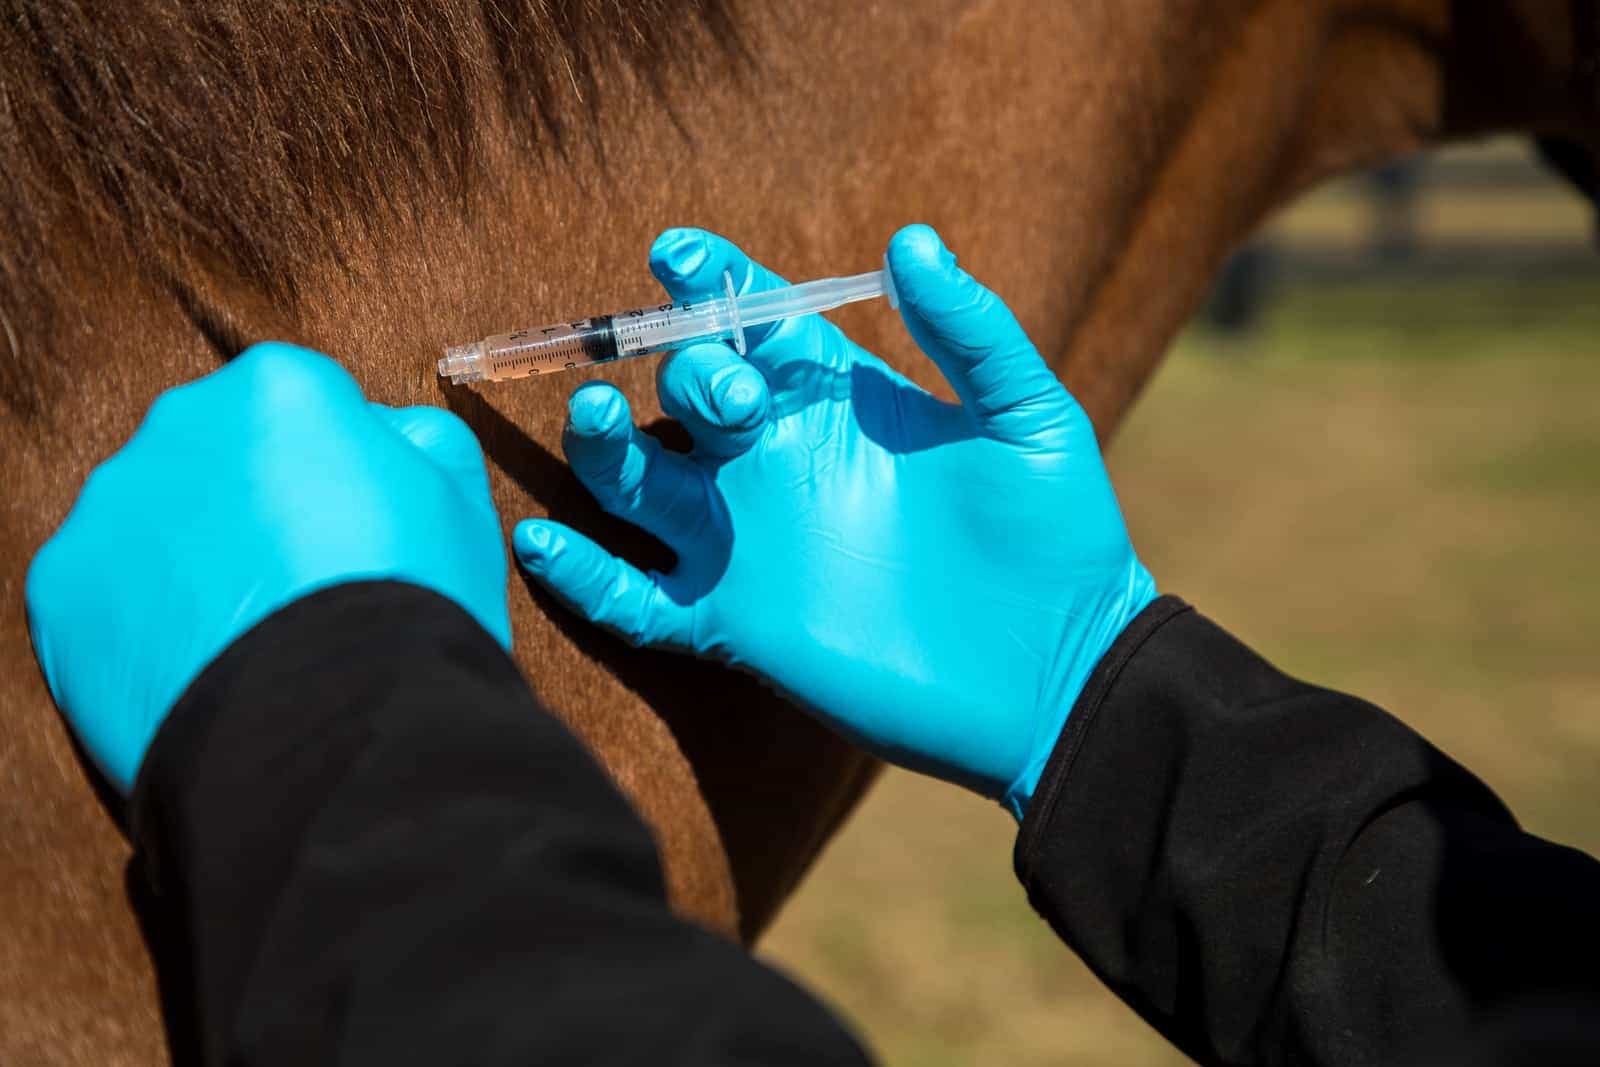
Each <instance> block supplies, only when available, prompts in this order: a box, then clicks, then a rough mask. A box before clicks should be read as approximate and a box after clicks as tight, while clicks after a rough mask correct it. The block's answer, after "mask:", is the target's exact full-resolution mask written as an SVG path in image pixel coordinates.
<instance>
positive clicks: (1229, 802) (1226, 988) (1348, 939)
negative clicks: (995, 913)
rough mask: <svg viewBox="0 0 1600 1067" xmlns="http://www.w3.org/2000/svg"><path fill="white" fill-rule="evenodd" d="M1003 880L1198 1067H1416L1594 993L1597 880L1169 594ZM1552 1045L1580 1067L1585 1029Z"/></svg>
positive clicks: (1133, 632)
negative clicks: (1488, 1032) (1531, 1011)
mask: <svg viewBox="0 0 1600 1067" xmlns="http://www.w3.org/2000/svg"><path fill="white" fill-rule="evenodd" d="M1016 867H1017V874H1018V877H1019V878H1020V879H1021V880H1022V883H1023V885H1024V886H1026V887H1027V890H1028V897H1029V899H1030V901H1032V903H1033V905H1034V907H1035V908H1036V909H1038V911H1039V912H1040V913H1041V914H1042V915H1044V916H1045V917H1046V918H1047V919H1048V920H1049V921H1050V923H1051V925H1052V926H1053V927H1054V928H1055V929H1056V931H1057V932H1058V933H1060V935H1061V936H1062V938H1063V939H1064V940H1066V941H1067V943H1068V944H1070V945H1071V946H1072V947H1073V948H1074V949H1075V950H1076V951H1077V952H1078V953H1079V954H1080V955H1081V956H1082V957H1083V958H1084V960H1085V961H1086V962H1087V963H1088V964H1089V966H1090V967H1091V968H1093V970H1094V971H1095V973H1096V974H1097V975H1099V976H1100V977H1101V979H1102V980H1104V981H1105V982H1106V984H1107V985H1108V986H1110V988H1111V989H1112V990H1114V991H1115V992H1116V993H1117V995H1118V996H1120V997H1122V998H1123V999H1124V1000H1126V1001H1127V1002H1128V1003H1129V1004H1130V1005H1132V1006H1133V1007H1134V1008H1135V1009H1136V1010H1137V1011H1138V1012H1139V1013H1140V1014H1141V1015H1143V1016H1144V1017H1145V1018H1146V1019H1147V1020H1149V1021H1150V1022H1151V1023H1152V1025H1154V1026H1155V1027H1156V1028H1157V1029H1158V1030H1160V1031H1161V1033H1162V1034H1163V1035H1165V1036H1166V1037H1167V1038H1168V1039H1170V1040H1171V1041H1172V1042H1173V1043H1174V1044H1176V1045H1177V1046H1178V1047H1180V1048H1181V1049H1183V1050H1184V1051H1185V1052H1186V1053H1188V1054H1189V1055H1191V1056H1193V1057H1195V1058H1196V1059H1197V1060H1199V1061H1200V1062H1202V1063H1228V1064H1297V1063H1308V1064H1345V1063H1356V1064H1366V1063H1409V1064H1417V1063H1422V1062H1433V1061H1424V1060H1422V1059H1421V1058H1420V1056H1421V1055H1422V1054H1423V1053H1424V1052H1429V1053H1431V1052H1432V1051H1433V1050H1435V1049H1437V1048H1439V1047H1440V1046H1441V1045H1451V1044H1454V1043H1455V1042H1458V1041H1459V1040H1460V1039H1461V1037H1462V1036H1463V1035H1466V1034H1469V1033H1471V1032H1472V1031H1474V1030H1475V1029H1478V1028H1481V1027H1484V1026H1485V1025H1490V1026H1492V1025H1493V1024H1495V1023H1497V1022H1507V1021H1509V1020H1510V1019H1511V1018H1512V1017H1513V1016H1514V1014H1515V1013H1517V1012H1520V1011H1522V1010H1524V1009H1526V1008H1528V1007H1529V1006H1536V1005H1538V1004H1539V1003H1541V1002H1547V1001H1549V1000H1550V999H1551V998H1560V999H1563V1000H1565V999H1568V998H1571V997H1573V996H1574V995H1577V996H1585V995H1586V996H1588V997H1589V998H1590V999H1591V1005H1592V1001H1593V998H1594V997H1595V995H1596V994H1597V993H1600V863H1596V861H1595V860H1594V859H1592V858H1591V857H1589V856H1586V855H1584V854H1582V853H1580V852H1577V851H1575V850H1573V849H1570V848H1564V847H1562V846H1559V845H1555V844H1551V843H1550V842H1547V841H1543V840H1540V839H1539V838H1537V837H1534V836H1532V835H1530V834H1527V833H1525V832H1523V831H1522V830H1521V829H1520V828H1519V827H1518V826H1517V824H1516V821H1515V820H1514V819H1513V818H1512V816H1511V814H1510V812H1508V811H1507V809H1506V807H1505V806H1504V805H1503V804H1502V803H1501V802H1500V801H1499V800H1498V799H1497V798H1496V797H1495V796H1494V794H1493V793H1492V792H1490V790H1489V789H1488V788H1487V787H1485V786H1484V785H1483V784H1482V783H1481V782H1479V781H1478V780H1477V779H1476V778H1474V777H1473V776H1472V775H1471V774H1470V773H1468V772H1467V771H1466V770H1464V769H1463V768H1462V767H1460V766H1459V765H1458V764H1456V763H1454V762H1452V761H1451V760H1450V759H1449V758H1448V757H1446V756H1445V755H1443V754H1442V753H1441V752H1439V750H1438V749H1436V748H1434V747H1433V746H1432V745H1430V744H1429V743H1428V742H1427V741H1425V740H1424V739H1423V738H1421V737H1420V736H1418V735H1417V734H1416V733H1415V732H1413V731H1412V730H1410V729H1409V728H1407V727H1406V726H1405V725H1404V724H1403V723H1401V722H1400V721H1399V720H1397V719H1395V718H1394V717H1393V716H1391V715H1389V714H1387V713H1386V712H1384V711H1382V710H1380V709H1378V708H1376V707H1373V706H1372V705H1370V704H1367V703H1365V702H1363V701H1360V700H1357V699H1355V698H1353V697H1349V696H1345V695H1343V694H1340V693H1335V692H1331V691H1329V690H1326V689H1319V688H1316V687H1314V686H1310V685H1306V684H1304V683H1302V682H1298V681H1296V680H1294V679H1292V678H1289V677H1288V676H1286V675H1284V674H1282V673H1281V672H1279V671H1278V670H1276V669H1274V668H1273V667H1272V666H1271V665H1270V664H1268V663H1267V662H1265V661H1264V660H1263V659H1261V658H1260V657H1259V656H1257V655H1256V654H1254V653H1253V652H1251V651H1250V650H1249V649H1247V648H1245V647H1244V646H1243V645H1242V644H1240V643H1239V642H1238V641H1237V640H1235V639H1234V638H1232V637H1231V636H1229V635H1228V634H1227V633H1226V632H1224V631H1223V630H1222V629H1221V628H1219V627H1218V626H1217V625H1216V624H1215V623H1213V622H1211V621H1210V620H1208V619H1206V618H1205V617H1204V616H1202V615H1200V614H1199V613H1197V612H1196V611H1194V610H1193V609H1191V608H1190V607H1189V606H1188V605H1186V604H1184V603H1183V602H1182V601H1180V600H1178V599H1176V598H1174V597H1163V598H1161V599H1159V600H1157V601H1156V602H1155V603H1154V604H1152V605H1151V606H1150V607H1148V608H1146V609H1145V610H1144V612H1142V613H1141V614H1140V615H1139V616H1138V617H1137V618H1136V619H1134V621H1133V622H1132V623H1131V624H1130V625H1129V626H1128V628H1127V629H1126V630H1125V631H1124V632H1123V634H1122V635H1121V636H1120V637H1119V638H1118V639H1117V641H1116V643H1115V644H1114V645H1113V646H1112V648H1111V650H1110V651H1109V652H1108V653H1107V655H1106V656H1105V658H1104V659H1103V660H1102V661H1101V663H1100V664H1099V666H1098V667H1097V668H1096V670H1095V673H1094V674H1093V675H1092V676H1091V678H1090V681H1089V684H1088V686H1087V687H1086V688H1085V690H1084V693H1083V695H1082V696H1081V697H1080V698H1079V700H1078V702H1077V705H1076V706H1075V707H1074V709H1073V712H1072V714H1071V715H1070V716H1068V718H1067V724H1066V727H1065V729H1064V730H1063V732H1062V734H1061V738H1060V740H1059V742H1058V743H1057V745H1056V748H1055V751H1054V753H1053V754H1052V756H1051V758H1050V761H1049V763H1048V764H1047V765H1046V769H1045V772H1044V775H1043V777H1042V778H1041V780H1040V785H1039V789H1038V791H1037V792H1036V794H1035V796H1034V801H1033V804H1032V806H1031V807H1030V809H1029V811H1028V815H1027V818H1026V819H1025V820H1024V821H1023V824H1022V829H1021V833H1020V834H1019V836H1018V839H1017V847H1016ZM1591 1019H1592V1017H1591ZM1544 1032H1545V1033H1546V1034H1547V1035H1549V1034H1552V1033H1555V1034H1557V1035H1558V1036H1561V1037H1563V1038H1564V1039H1565V1038H1567V1037H1568V1035H1566V1034H1562V1033H1561V1032H1560V1031H1552V1030H1550V1029H1549V1028H1548V1027H1546V1028H1545V1029H1544ZM1570 1036H1571V1038H1572V1039H1573V1040H1575V1039H1576V1038H1580V1037H1581V1038H1582V1039H1583V1040H1582V1042H1581V1044H1582V1047H1583V1048H1584V1049H1586V1050H1587V1051H1588V1052H1589V1053H1590V1054H1593V1053H1594V1052H1596V1051H1600V1041H1597V1040H1596V1037H1595V1034H1594V1032H1593V1030H1592V1029H1591V1031H1590V1032H1589V1033H1588V1034H1587V1035H1585V1034H1582V1033H1581V1032H1580V1033H1578V1034H1575V1035H1570ZM1562 1047H1563V1048H1577V1047H1579V1044H1578V1043H1572V1044H1570V1045H1567V1046H1562ZM1524 1051H1525V1049H1524ZM1455 1062H1466V1061H1465V1060H1457V1061H1455ZM1473 1062H1480V1061H1477V1060H1474V1061H1473ZM1481 1062H1486V1063H1487V1062H1496V1063H1498V1062H1517V1061H1515V1060H1512V1059H1506V1060H1504V1061H1502V1060H1500V1059H1498V1058H1494V1057H1491V1056H1490V1055H1489V1054H1488V1053H1487V1052H1485V1054H1484V1056H1483V1059H1482V1060H1481ZM1529 1062H1531V1061H1529ZM1541 1062H1542V1061H1541Z"/></svg>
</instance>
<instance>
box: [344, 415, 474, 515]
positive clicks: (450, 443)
mask: <svg viewBox="0 0 1600 1067" xmlns="http://www.w3.org/2000/svg"><path fill="white" fill-rule="evenodd" d="M371 407H372V410H373V411H374V412H376V413H377V415H378V417H379V418H380V419H382V420H383V421H384V422H386V423H387V424H388V425H389V426H390V427H391V428H393V429H394V430H395V431H396V432H397V433H399V434H400V435H401V436H402V437H404V438H405V439H406V440H408V441H410V442H411V443H412V444H413V445H415V446H416V447H417V448H419V449H421V450H422V452H423V454H425V455H426V456H427V457H428V458H429V459H430V460H432V461H433V462H434V464H435V465H436V466H438V467H439V468H441V469H442V470H443V471H444V472H445V473H446V474H448V475H449V476H450V477H451V478H452V479H453V480H454V481H455V483H456V485H458V486H459V487H460V488H461V490H462V492H464V493H466V494H468V496H471V497H477V496H482V497H485V498H487V497H488V495H489V470H488V467H487V465H486V464H485V463H484V459H483V446H481V445H480V444H479V443H478V436H477V434H475V433H473V432H472V428H471V427H470V426H468V425H467V424H466V423H465V422H463V421H462V420H461V418H460V417H459V416H457V415H456V414H455V413H454V412H451V411H446V410H445V409H444V408H436V407H431V406H429V405H427V404H419V405H417V406H415V407H407V408H392V407H389V406H388V405H387V404H379V403H375V402H374V403H372V404H371Z"/></svg>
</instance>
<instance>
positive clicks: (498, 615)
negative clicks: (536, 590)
mask: <svg viewBox="0 0 1600 1067" xmlns="http://www.w3.org/2000/svg"><path fill="white" fill-rule="evenodd" d="M376 578H389V579H397V580H401V581H407V582H412V583H414V584H416V585H420V586H425V587H427V588H429V589H433V590H435V591H437V592H439V593H442V594H444V595H445V596H447V597H450V598H451V599H453V600H455V601H456V602H457V603H459V604H460V605H462V606H463V607H464V608H466V610H467V611H468V612H470V613H471V614H472V615H473V617H474V618H476V619H477V620H478V621H479V622H480V623H482V624H483V625H484V627H485V628H486V629H487V630H488V631H489V632H490V633H491V634H493V635H494V637H495V639H496V640H498V641H499V642H500V644H501V645H502V646H505V647H507V648H509V647H510V643H511V623H510V618H509V616H508V614H507V611H506V592H505V590H506V585H505V579H506V556H505V547H504V544H503V542H502V541H501V536H500V524H499V520H498V518H497V517H496V515H495V510H494V505H493V503H492V502H491V501H490V499H489V479H488V474H487V472H486V470H485V468H484V463H483V454H482V452H481V451H480V450H479V447H478V442H477V439H476V438H475V437H473V435H472V432H471V431H470V430H469V429H467V426H466V424H465V423H463V422H462V421H461V420H460V419H458V418H456V417H455V416H454V415H452V414H450V413H449V412H446V411H441V410H439V409H437V408H426V407H422V408H402V409H393V408H386V407H383V406H381V405H377V404H369V403H368V402H367V401H366V400H365V399H364V398H363V397H362V395H361V389H360V387H359V386H357V384H356V382H355V380H354V379H353V378H351V377H350V375H349V374H347V373H345V371H344V370H342V369H341V368H340V367H339V366H338V365H337V364H336V363H334V362H333V361H332V360H330V359H328V358H327V357H325V356H321V355H318V354H317V353H315V352H309V351H306V350H305V349H301V348H295V347H292V346H290V345H282V344H263V345H256V346H255V347H254V348H251V349H250V350H249V351H247V352H245V353H244V354H243V355H241V356H239V357H238V358H237V359H235V360H234V361H233V362H231V363H230V364H228V366H226V367H224V368H222V369H221V370H218V371H216V372H215V373H213V374H210V375H208V376H207V377H205V378H202V379H200V380H199V381H197V382H193V383H191V384H188V385H184V386H181V387H179V388H176V389H173V390H170V391H169V392H167V393H165V394H163V395H162V396H161V397H160V399H158V400H157V401H156V403H155V404H154V406H152V407H151V409H150V412H149V414H148V415H147V416H146V417H145V420H144V422H143V424H142V425H140V427H139V429H138V431H137V432H136V433H135V434H134V435H133V438H132V440H130V441H129V442H128V444H127V445H126V446H125V447H124V448H123V449H122V450H121V451H120V452H118V453H116V455H114V456H112V457H111V458H110V459H108V460H107V461H106V462H105V463H103V464H101V465H100V467H99V468H97V469H96V470H95V471H94V473H93V474H91V475H90V477H89V480H88V482H87V483H85V485H84V487H83V492H82V494H81V495H80V496H79V497H78V501H77V503H76V505H74V507H73V509H72V512H71V514H69V515H68V516H67V520H66V522H64V523H63V524H62V526H61V529H59V530H57V531H56V534H55V536H54V537H52V538H51V539H50V540H49V541H47V542H45V544H44V546H43V547H42V548H40V549H39V553H38V555H37V556H35V557H34V560H33V565H32V567H31V568H30V569H29V571H28V585H27V602H28V626H29V628H30V629H31V631H32V633H33V647H34V652H35V653H36V654H37V655H38V657H39V664H40V666H42V667H43V668H44V676H45V680H46V681H47V682H48V683H49V685H50V693H51V695H52V696H54V697H55V700H56V704H57V705H58V706H59V707H60V708H61V710H62V712H63V713H64V714H65V715H66V717H67V720H68V722H69V723H71V725H72V728H73V729H74V730H75V731H76V732H77V734H78V737H79V738H80V739H81V740H82V741H83V745H84V747H85V749H87V751H88V753H89V755H90V756H91V757H92V758H93V759H94V761H95V763H96V764H97V765H98V766H99V767H100V769H101V771H102V772H104V773H105V775H106V777H107V778H109V779H110V780H111V782H112V784H113V785H115V786H116V787H117V788H118V789H119V790H120V791H122V792H123V793H126V792H127V791H128V790H129V788H130V787H131V784H132V782H133V780H134V777H135V775H136V774H137V773H138V770H139V766H140V764H141V763H142V762H143V760H144V754H145V750H146V749H147V748H149V746H150V741H151V738H152V737H153V736H154V735H155V732H156V729H157V727H159V726H160V725H161V721H162V720H163V719H164V718H165V717H166V714H167V712H168V711H169V710H170V709H171V707H172V705H173V704H174V703H175V702H176V701H177V699H178V698H179V697H180V696H181V695H182V694H183V691H184V689H186V688H187V687H188V685H189V683H190V682H191V681H193V680H194V678H195V677H196V676H197V675H198V674H199V673H200V672H201V670H203V669H204V668H205V666H206V665H207V664H208V663H209V662H210V661H211V660H212V659H214V658H215V657H216V656H217V655H218V654H219V653H221V652H222V651H223V650H224V649H225V648H227V647H228V645H230V644H232V643H233V641H234V640H235V639H236V638H238V637H240V636H241V635H243V634H244V633H245V631H247V630H249V629H250V628H251V627H252V626H254V625H255V624H256V623H258V622H260V621H261V620H263V619H264V618H266V617H267V616H268V615H270V614H271V613H272V612H274V611H276V610H277V609H278V608H281V607H283V606H285V605H287V604H288V603H290V602H291V601H293V600H295V599H297V598H299V597H303V596H305V595H306V594H307V593H310V592H312V591H314V590H317V589H320V588H323V587H325V586H330V585H335V584H338V583H340V582H346V581H351V580H355V579H376Z"/></svg>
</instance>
